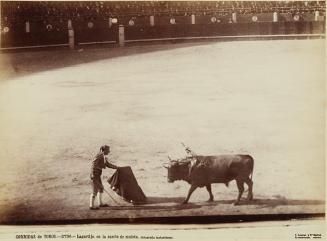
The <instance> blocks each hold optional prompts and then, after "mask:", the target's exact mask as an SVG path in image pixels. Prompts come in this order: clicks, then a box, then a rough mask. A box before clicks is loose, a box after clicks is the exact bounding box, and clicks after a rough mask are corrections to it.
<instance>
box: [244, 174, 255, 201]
mask: <svg viewBox="0 0 327 241" xmlns="http://www.w3.org/2000/svg"><path fill="white" fill-rule="evenodd" d="M245 183H246V185H248V186H249V192H248V197H247V199H248V200H249V201H251V200H253V192H252V189H253V181H252V180H251V179H250V178H249V177H248V178H247V179H246V180H245Z"/></svg>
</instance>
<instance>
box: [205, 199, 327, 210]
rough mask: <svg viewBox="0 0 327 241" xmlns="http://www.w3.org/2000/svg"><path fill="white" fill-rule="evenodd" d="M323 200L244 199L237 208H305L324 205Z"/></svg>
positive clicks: (227, 201)
mask: <svg viewBox="0 0 327 241" xmlns="http://www.w3.org/2000/svg"><path fill="white" fill-rule="evenodd" d="M234 202H235V200H217V201H213V202H210V203H208V202H207V203H206V204H205V205H208V206H213V205H219V204H233V203H234ZM324 204H325V201H324V200H295V199H286V198H274V199H267V198H262V199H260V198H257V199H253V200H251V201H248V200H246V199H241V201H240V203H239V205H238V206H246V205H255V206H259V207H260V208H275V207H278V206H305V205H324Z"/></svg>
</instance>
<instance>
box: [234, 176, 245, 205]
mask: <svg viewBox="0 0 327 241" xmlns="http://www.w3.org/2000/svg"><path fill="white" fill-rule="evenodd" d="M236 184H237V188H238V197H237V200H236V201H235V203H234V205H238V204H239V203H240V200H241V197H242V194H243V192H244V181H243V180H242V179H236Z"/></svg>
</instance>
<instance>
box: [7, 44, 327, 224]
mask: <svg viewBox="0 0 327 241" xmlns="http://www.w3.org/2000/svg"><path fill="white" fill-rule="evenodd" d="M324 49H325V40H280V41H279V40H278V41H277V40H276V41H252V42H250V41H241V42H204V43H180V44H172V45H167V44H166V45H151V46H143V47H136V46H134V47H132V46H130V47H125V48H116V49H113V48H101V49H85V50H84V51H81V52H77V51H76V52H70V51H68V50H59V51H38V52H18V53H1V55H0V60H1V65H0V68H1V69H0V78H1V82H0V146H1V148H0V160H1V164H0V171H1V174H2V175H1V177H0V193H1V195H0V221H1V222H7V221H15V220H43V219H85V218H105V217H138V216H140V215H141V216H142V215H150V216H167V215H168V216H169V215H173V216H176V215H177V216H178V215H212V214H217V213H224V214H240V213H241V214H242V213H243V214H250V213H287V212H318V213H319V212H324V195H325V193H324V189H325V186H324V178H325V176H324V173H325V164H324V121H325V119H324V118H325V117H324V100H325V99H324V98H325V72H324V70H325V59H324V58H325V55H324ZM180 142H184V143H186V144H187V145H189V146H190V147H191V148H192V149H194V151H196V152H197V153H199V154H209V155H214V154H226V153H248V154H251V155H252V156H253V157H254V159H255V167H254V169H255V170H254V176H253V179H254V195H255V199H256V200H255V201H254V202H253V203H252V204H250V205H241V206H238V207H234V206H233V205H232V204H231V203H232V201H233V200H234V199H235V198H236V196H237V188H236V184H235V183H231V185H230V187H229V188H226V187H225V186H224V185H220V184H215V185H213V193H214V195H215V202H214V203H210V204H209V203H206V202H205V201H206V200H207V199H208V193H207V191H206V190H205V189H198V190H196V191H195V192H194V194H193V195H192V197H191V199H190V202H191V204H190V205H186V206H180V205H179V203H180V202H181V201H182V199H183V198H184V197H185V195H186V193H187V190H188V187H189V186H188V184H187V183H184V182H175V183H173V184H170V183H168V182H167V179H166V175H167V173H166V169H164V168H163V167H162V164H163V163H165V162H167V161H168V159H167V156H168V155H169V156H170V157H172V158H179V157H182V156H184V155H185V153H184V149H183V147H182V146H181V144H180ZM102 144H109V145H111V147H112V154H111V160H112V161H113V162H114V163H115V164H117V165H119V166H127V165H129V166H131V167H132V169H133V171H134V174H135V176H136V178H137V180H138V182H139V185H140V186H141V187H142V189H143V191H144V192H145V194H146V195H147V196H148V197H149V204H148V205H147V209H146V211H144V212H143V211H142V212H141V211H140V210H136V211H135V210H134V211H131V210H128V208H127V209H126V208H119V207H117V206H116V207H112V208H109V209H107V210H100V211H99V212H91V211H89V210H88V201H89V194H90V192H91V186H90V180H89V170H90V164H91V159H92V157H93V155H95V154H96V152H97V151H98V149H99V147H100V145H102ZM112 174H113V170H111V169H106V170H104V174H103V180H104V182H105V179H107V178H108V177H110V176H111V175H112ZM105 187H107V189H108V185H105ZM105 200H106V201H107V202H108V203H110V204H112V205H115V204H114V203H113V202H112V201H111V199H109V197H107V196H106V197H105ZM119 202H120V203H121V205H126V204H124V203H123V202H122V201H119ZM151 207H152V208H151Z"/></svg>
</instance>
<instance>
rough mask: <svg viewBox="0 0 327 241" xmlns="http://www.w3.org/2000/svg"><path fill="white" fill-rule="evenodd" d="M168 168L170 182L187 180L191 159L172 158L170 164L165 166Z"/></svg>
mask: <svg viewBox="0 0 327 241" xmlns="http://www.w3.org/2000/svg"><path fill="white" fill-rule="evenodd" d="M164 167H165V168H167V170H168V175H167V179H168V182H170V183H171V182H174V181H176V180H187V179H188V176H189V167H190V161H188V160H187V159H183V160H170V162H169V164H168V165H166V166H164Z"/></svg>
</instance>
